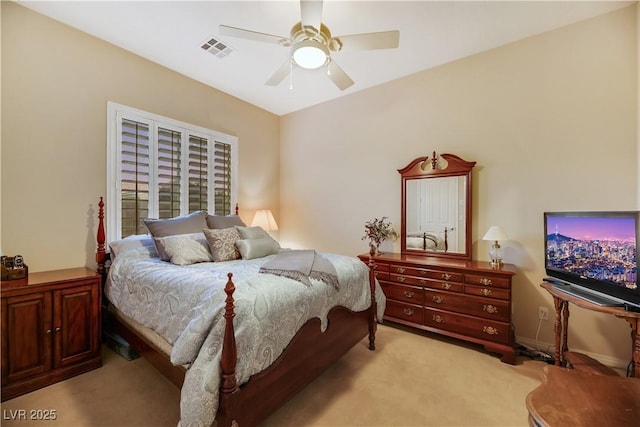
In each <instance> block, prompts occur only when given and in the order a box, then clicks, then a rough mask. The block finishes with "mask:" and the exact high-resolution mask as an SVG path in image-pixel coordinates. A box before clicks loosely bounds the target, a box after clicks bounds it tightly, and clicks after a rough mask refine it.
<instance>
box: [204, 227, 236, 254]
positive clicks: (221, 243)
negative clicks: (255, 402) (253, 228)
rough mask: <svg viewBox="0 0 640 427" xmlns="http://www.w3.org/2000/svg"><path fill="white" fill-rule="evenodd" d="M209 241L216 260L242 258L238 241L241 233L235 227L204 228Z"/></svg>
mask: <svg viewBox="0 0 640 427" xmlns="http://www.w3.org/2000/svg"><path fill="white" fill-rule="evenodd" d="M202 232H203V233H204V236H205V237H206V238H207V242H209V249H210V250H211V255H212V257H213V260H214V261H231V260H234V259H238V258H240V252H239V251H238V248H237V247H236V241H238V240H239V239H240V233H238V230H236V229H235V228H219V229H208V228H205V229H203V230H202Z"/></svg>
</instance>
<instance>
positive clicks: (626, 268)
mask: <svg viewBox="0 0 640 427" xmlns="http://www.w3.org/2000/svg"><path fill="white" fill-rule="evenodd" d="M544 235H545V240H544V248H545V269H546V273H547V275H548V276H549V278H548V279H547V280H549V281H551V282H556V281H557V282H558V283H565V284H569V285H571V287H578V288H582V289H584V290H586V291H589V292H591V293H595V294H600V295H601V296H605V297H608V298H610V299H611V300H613V301H615V302H618V303H619V305H625V304H627V305H630V306H633V307H640V287H639V286H638V264H639V262H640V256H639V255H638V251H637V242H638V241H639V240H640V212H639V211H626V212H545V213H544Z"/></svg>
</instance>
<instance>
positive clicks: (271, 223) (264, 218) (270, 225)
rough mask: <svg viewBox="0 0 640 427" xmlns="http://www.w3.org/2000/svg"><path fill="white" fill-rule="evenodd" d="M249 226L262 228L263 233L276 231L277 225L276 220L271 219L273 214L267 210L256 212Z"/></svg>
mask: <svg viewBox="0 0 640 427" xmlns="http://www.w3.org/2000/svg"><path fill="white" fill-rule="evenodd" d="M251 226H252V227H256V226H258V227H262V228H263V229H264V230H265V231H275V230H277V229H278V224H276V220H275V219H274V218H273V214H272V213H271V211H270V210H269V209H261V210H259V211H256V214H255V216H254V217H253V222H252V223H251Z"/></svg>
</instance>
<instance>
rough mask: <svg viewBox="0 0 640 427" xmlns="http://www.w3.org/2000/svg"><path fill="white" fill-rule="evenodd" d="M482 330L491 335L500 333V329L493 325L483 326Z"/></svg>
mask: <svg viewBox="0 0 640 427" xmlns="http://www.w3.org/2000/svg"><path fill="white" fill-rule="evenodd" d="M482 332H484V333H485V334H489V335H498V330H497V329H496V328H493V327H491V326H483V327H482Z"/></svg>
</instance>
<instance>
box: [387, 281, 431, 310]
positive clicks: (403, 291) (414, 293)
mask: <svg viewBox="0 0 640 427" xmlns="http://www.w3.org/2000/svg"><path fill="white" fill-rule="evenodd" d="M380 286H382V290H383V292H384V294H385V296H386V297H387V299H393V300H396V301H404V302H408V303H413V304H420V305H422V304H424V290H423V289H422V288H417V287H414V286H404V285H398V284H395V283H388V282H382V283H380Z"/></svg>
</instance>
